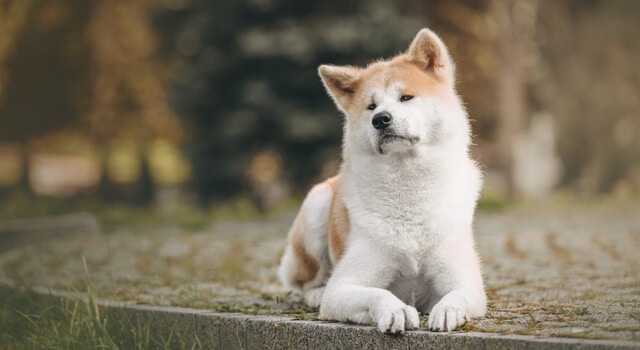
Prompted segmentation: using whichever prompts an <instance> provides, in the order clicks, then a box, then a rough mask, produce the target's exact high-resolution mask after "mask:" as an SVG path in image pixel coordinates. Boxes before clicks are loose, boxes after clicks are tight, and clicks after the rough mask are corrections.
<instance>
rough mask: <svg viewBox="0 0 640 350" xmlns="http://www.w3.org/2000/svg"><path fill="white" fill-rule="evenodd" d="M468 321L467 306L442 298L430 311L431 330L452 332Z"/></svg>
mask: <svg viewBox="0 0 640 350" xmlns="http://www.w3.org/2000/svg"><path fill="white" fill-rule="evenodd" d="M465 322H466V307H465V306H463V305H460V304H459V303H452V302H447V301H446V300H442V301H440V302H439V303H437V304H436V305H435V306H434V307H433V310H431V312H430V313H429V330H431V331H434V332H450V331H452V330H454V329H456V328H458V326H462V325H463V324H465Z"/></svg>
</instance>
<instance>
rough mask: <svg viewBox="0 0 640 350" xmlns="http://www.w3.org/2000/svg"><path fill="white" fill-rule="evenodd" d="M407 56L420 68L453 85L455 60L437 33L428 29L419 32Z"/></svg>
mask: <svg viewBox="0 0 640 350" xmlns="http://www.w3.org/2000/svg"><path fill="white" fill-rule="evenodd" d="M407 56H408V58H409V60H411V61H412V62H414V63H415V64H417V65H418V66H419V67H420V68H422V69H424V70H425V71H428V72H430V73H433V74H434V75H436V76H437V77H439V78H441V79H444V80H446V81H448V82H450V83H451V84H453V81H454V77H453V75H454V64H453V60H452V59H451V56H449V50H447V47H446V46H445V45H444V43H443V42H442V40H441V39H440V37H438V36H437V35H436V33H434V32H432V31H430V30H429V29H427V28H424V29H422V30H421V31H420V32H418V35H416V37H415V39H413V42H412V43H411V46H409V51H408V52H407Z"/></svg>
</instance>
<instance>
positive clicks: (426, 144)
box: [279, 29, 486, 333]
mask: <svg viewBox="0 0 640 350" xmlns="http://www.w3.org/2000/svg"><path fill="white" fill-rule="evenodd" d="M319 74H320V77H321V78H322V82H323V83H324V86H325V87H326V89H327V91H328V93H329V95H330V96H331V97H332V98H333V100H334V102H335V104H336V105H337V107H338V109H340V110H341V111H342V112H343V113H344V114H345V116H346V118H345V123H344V138H343V163H342V166H341V168H340V172H339V175H338V176H336V177H333V178H330V179H328V180H326V181H325V182H323V183H321V184H319V185H316V186H315V187H314V188H313V189H312V190H311V191H310V192H309V194H308V195H307V197H306V198H305V200H304V202H303V204H302V208H301V209H300V212H299V213H298V215H297V217H296V219H295V221H294V223H293V226H292V227H291V230H290V231H289V238H288V245H287V248H286V250H285V253H284V256H283V257H282V262H281V264H280V269H279V276H280V279H281V280H282V282H283V283H284V285H285V286H288V287H290V288H293V289H298V290H300V291H301V292H302V293H303V295H304V299H305V301H306V303H307V304H309V305H311V306H320V317H321V318H322V319H331V320H338V321H350V322H356V323H364V324H372V323H374V324H377V326H378V329H379V330H380V331H381V332H385V333H403V332H404V331H405V330H409V329H415V328H418V326H419V324H420V320H419V318H418V311H420V312H421V313H425V314H426V313H428V314H429V325H428V326H429V329H431V330H433V331H451V330H454V329H455V328H456V327H458V326H460V325H462V324H464V322H465V318H467V317H476V316H482V315H484V313H485V312H486V295H485V292H484V285H483V281H482V274H481V271H480V264H479V260H478V256H477V254H476V251H475V245H474V240H473V233H472V222H473V216H474V211H475V206H476V201H477V198H478V194H479V191H480V187H481V174H480V171H479V170H478V167H477V165H476V164H475V162H474V161H473V160H472V159H471V158H470V156H469V150H468V147H469V143H470V139H471V137H470V127H469V121H468V118H467V113H466V111H465V108H464V107H463V105H462V102H461V100H460V98H459V97H458V95H457V94H456V91H455V87H454V85H455V81H454V65H453V62H452V60H451V58H450V57H449V52H448V50H447V48H446V47H445V45H444V44H443V42H442V41H441V40H440V38H439V37H438V36H437V35H436V34H434V33H433V32H431V31H430V30H428V29H423V30H421V31H420V32H419V33H418V35H417V36H416V37H415V39H414V40H413V42H412V43H411V45H410V47H409V50H408V51H407V52H406V53H405V54H401V55H398V56H396V57H394V58H393V59H391V60H387V61H380V62H375V63H372V64H370V65H368V66H367V67H366V68H356V67H352V66H342V67H338V66H330V65H322V66H320V68H319Z"/></svg>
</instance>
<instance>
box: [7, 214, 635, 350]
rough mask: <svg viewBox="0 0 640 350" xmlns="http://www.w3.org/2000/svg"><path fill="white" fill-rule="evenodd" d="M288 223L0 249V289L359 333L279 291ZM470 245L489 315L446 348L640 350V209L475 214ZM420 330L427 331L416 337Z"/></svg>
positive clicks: (109, 235) (71, 238)
mask: <svg viewBox="0 0 640 350" xmlns="http://www.w3.org/2000/svg"><path fill="white" fill-rule="evenodd" d="M292 217H293V213H288V214H286V215H283V216H281V217H277V218H273V219H268V220H258V221H252V222H224V223H218V224H216V225H214V226H212V227H210V228H208V229H206V230H203V231H201V232H185V231H184V230H182V229H180V228H177V227H162V228H158V229H154V230H150V231H143V232H136V231H131V230H119V231H115V232H106V233H103V234H97V235H96V234H92V235H83V234H82V233H78V234H74V235H55V236H53V237H50V238H42V237H41V236H40V235H39V236H38V237H39V238H38V240H37V241H29V240H25V239H22V240H21V243H20V244H15V245H11V244H9V245H5V246H4V247H2V249H0V281H2V282H4V283H5V284H13V285H15V284H18V285H27V286H40V287H46V288H54V289H58V290H64V291H74V290H78V291H82V290H84V289H85V287H86V284H87V283H90V284H91V285H92V286H93V287H94V289H95V290H96V291H97V293H98V294H99V295H100V296H101V297H103V298H106V299H109V300H113V301H122V302H131V303H134V304H147V305H154V306H179V307H188V308H191V309H199V310H203V311H202V312H205V311H207V312H208V311H215V312H218V313H219V312H231V313H242V314H245V315H262V316H263V317H275V318H277V319H282V320H289V321H287V322H289V323H290V322H293V321H291V319H297V320H300V321H296V322H306V323H305V324H307V323H308V324H310V325H314V324H316V325H318V326H317V327H320V328H321V329H326V327H330V328H331V327H333V328H336V327H337V329H347V330H349V332H351V331H353V330H354V329H355V330H357V331H355V332H356V333H353V332H351V333H349V334H351V335H349V336H353V334H369V333H367V332H370V330H372V329H373V328H371V327H354V326H347V325H341V324H332V323H331V324H327V323H322V322H317V321H314V320H315V319H316V317H317V313H316V310H312V309H308V308H306V307H304V306H301V305H300V303H299V298H298V297H297V296H295V295H290V294H288V293H287V292H286V291H285V290H283V289H282V287H281V286H280V285H279V283H278V281H277V278H276V267H277V264H278V260H279V256H280V255H281V253H282V250H283V248H284V243H285V236H286V231H287V228H288V225H289V224H290V222H291V220H292ZM1 226H2V223H0V227H1ZM0 232H2V230H1V229H0ZM476 240H477V244H478V249H479V252H480V255H481V257H482V259H483V261H484V264H483V267H484V275H485V280H486V286H487V293H488V296H489V311H488V313H487V315H486V316H485V317H483V318H479V319H474V320H472V321H471V322H470V323H469V324H467V325H466V326H465V327H464V328H463V329H462V330H460V331H459V332H457V333H456V334H457V335H456V336H455V337H454V338H447V339H466V340H465V341H467V344H469V343H468V342H469V339H475V338H474V337H479V339H484V340H482V342H485V341H487V340H486V339H489V338H495V337H499V336H498V335H497V334H503V335H504V334H506V335H509V336H510V337H516V339H519V338H517V337H520V336H522V335H533V336H535V337H536V338H532V337H524V338H523V339H529V340H527V341H533V340H535V339H537V338H540V339H542V340H539V341H538V342H537V343H536V344H538V345H536V346H535V347H538V346H542V347H543V348H544V346H546V345H551V344H552V343H548V344H547V343H544V341H543V340H544V339H547V340H549V339H557V338H565V339H566V341H567V342H568V343H567V344H573V345H577V344H583V343H581V342H583V341H587V340H589V341H590V340H592V339H612V340H617V341H624V342H625V343H624V344H627V345H629V344H631V345H632V347H635V346H636V345H637V347H638V348H640V204H639V203H627V204H625V205H619V204H611V203H610V204H607V205H599V204H590V205H584V206H581V207H575V206H572V205H566V206H562V205H556V206H554V207H552V208H544V207H540V206H532V207H519V208H518V209H514V210H509V211H507V212H499V213H487V212H481V213H479V214H478V218H477V222H476ZM83 260H84V261H86V268H85V263H84V262H83ZM234 317H240V316H234ZM244 317H245V318H246V316H244ZM423 321H424V320H423ZM243 322H245V321H243ZM246 322H249V321H246ZM243 324H244V323H243ZM319 325H324V326H319ZM327 325H330V326H327ZM295 327H299V326H295ZM305 327H307V326H305ZM314 327H315V326H314ZM322 327H325V328H322ZM333 328H332V329H333ZM305 329H306V328H305ZM332 332H334V333H336V332H337V333H336V334H338V333H340V331H335V330H333V331H332ZM412 333H413V332H412ZM422 333H425V334H428V333H429V332H416V334H422ZM482 334H485V335H486V336H485V337H483V336H482ZM460 336H462V337H463V338H460ZM412 337H416V336H414V335H411V336H409V337H407V339H414V338H412ZM429 337H433V336H429ZM464 337H466V338H464ZM376 339H377V338H376ZM429 339H431V338H429ZM509 339H511V338H509ZM570 339H573V343H572V342H571V341H570ZM414 340H415V339H414ZM407 341H409V340H407ZM447 341H450V340H447ZM451 341H452V340H451ZM540 341H542V343H540ZM554 341H555V340H554ZM482 344H485V345H483V347H485V346H486V347H495V346H497V345H496V344H497V343H496V344H494V345H492V346H490V343H482ZM531 344H533V343H531ZM540 344H542V345H540ZM545 344H546V345H545ZM594 344H596V345H597V344H600V345H605V344H608V343H594ZM633 344H635V345H633ZM610 345H611V344H610ZM567 346H569V347H571V346H570V345H567ZM531 347H534V346H533V345H531Z"/></svg>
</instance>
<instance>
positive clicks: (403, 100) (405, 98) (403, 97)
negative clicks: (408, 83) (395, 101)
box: [400, 95, 413, 102]
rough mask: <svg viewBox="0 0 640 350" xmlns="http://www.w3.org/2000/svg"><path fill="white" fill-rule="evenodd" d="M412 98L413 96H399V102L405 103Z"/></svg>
mask: <svg viewBox="0 0 640 350" xmlns="http://www.w3.org/2000/svg"><path fill="white" fill-rule="evenodd" d="M412 98H413V96H411V95H402V96H400V102H407V101H409V100H411V99H412Z"/></svg>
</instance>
